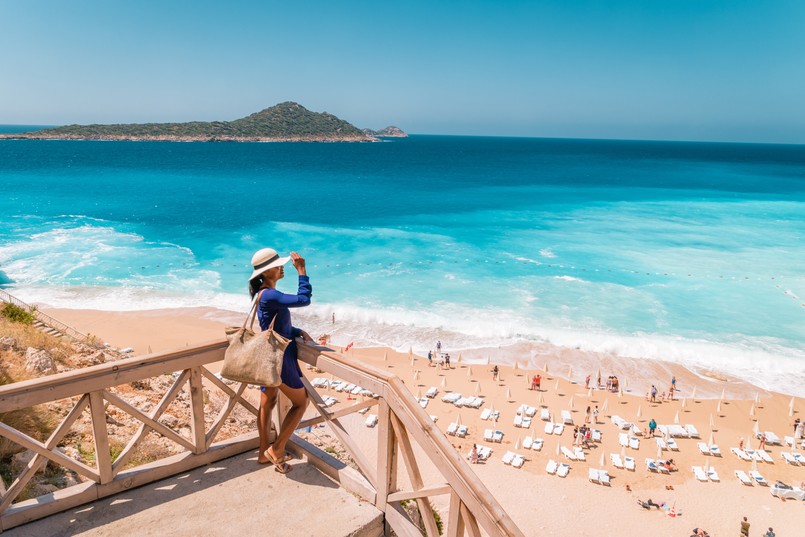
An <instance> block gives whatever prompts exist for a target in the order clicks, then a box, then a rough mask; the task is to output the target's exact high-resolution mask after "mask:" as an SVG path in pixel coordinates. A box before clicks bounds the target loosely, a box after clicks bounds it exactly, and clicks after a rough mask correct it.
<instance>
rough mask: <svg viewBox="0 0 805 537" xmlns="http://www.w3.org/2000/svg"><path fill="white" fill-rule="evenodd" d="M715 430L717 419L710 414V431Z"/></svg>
mask: <svg viewBox="0 0 805 537" xmlns="http://www.w3.org/2000/svg"><path fill="white" fill-rule="evenodd" d="M715 428H716V418H715V417H714V416H713V414H710V429H715Z"/></svg>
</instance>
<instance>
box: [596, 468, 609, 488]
mask: <svg viewBox="0 0 805 537" xmlns="http://www.w3.org/2000/svg"><path fill="white" fill-rule="evenodd" d="M598 480H599V481H600V483H601V484H602V485H606V486H607V487H610V486H612V484H611V483H610V482H609V472H607V471H606V470H598Z"/></svg>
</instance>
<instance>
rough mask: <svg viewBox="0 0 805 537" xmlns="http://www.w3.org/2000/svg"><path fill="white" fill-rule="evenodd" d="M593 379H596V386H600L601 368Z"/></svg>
mask: <svg viewBox="0 0 805 537" xmlns="http://www.w3.org/2000/svg"><path fill="white" fill-rule="evenodd" d="M595 379H596V384H595V385H596V386H600V385H601V368H600V367H599V368H598V372H597V373H596V374H595Z"/></svg>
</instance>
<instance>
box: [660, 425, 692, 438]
mask: <svg viewBox="0 0 805 537" xmlns="http://www.w3.org/2000/svg"><path fill="white" fill-rule="evenodd" d="M665 427H666V430H667V433H668V436H672V437H674V438H688V437H689V436H690V434H688V431H687V429H685V428H684V427H682V426H681V425H677V424H676V423H674V424H672V425H666V426H665Z"/></svg>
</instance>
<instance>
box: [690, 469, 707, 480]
mask: <svg viewBox="0 0 805 537" xmlns="http://www.w3.org/2000/svg"><path fill="white" fill-rule="evenodd" d="M693 475H694V477H696V479H698V480H699V481H701V482H703V483H704V482H705V481H707V474H705V473H704V470H703V469H702V467H701V466H694V467H693Z"/></svg>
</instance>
